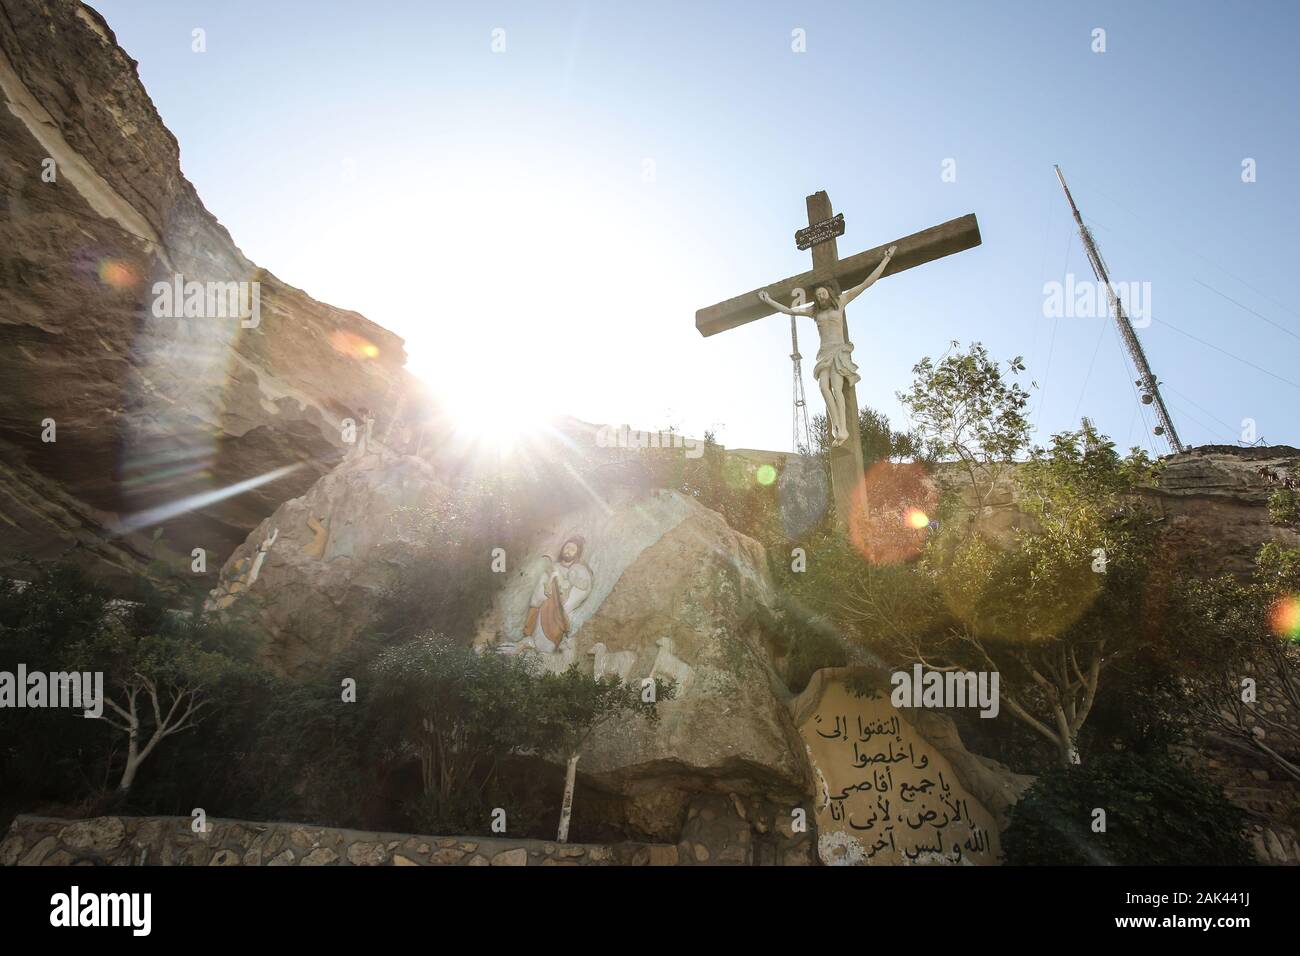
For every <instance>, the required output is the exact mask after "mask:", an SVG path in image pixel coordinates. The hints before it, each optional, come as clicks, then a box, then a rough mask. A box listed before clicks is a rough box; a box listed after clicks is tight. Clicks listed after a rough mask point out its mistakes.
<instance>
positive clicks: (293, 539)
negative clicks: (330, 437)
mask: <svg viewBox="0 0 1300 956" xmlns="http://www.w3.org/2000/svg"><path fill="white" fill-rule="evenodd" d="M444 494H445V491H444V488H443V485H442V483H441V482H440V481H439V479H438V478H437V477H436V475H435V474H434V471H433V468H432V466H430V465H429V464H428V462H426V461H424V460H423V459H421V458H417V457H415V456H413V455H398V454H394V453H391V452H389V451H387V450H385V449H383V448H382V447H380V446H378V445H377V444H376V443H371V444H370V446H369V447H368V448H367V447H365V446H363V445H357V446H356V448H355V449H354V452H353V453H352V454H351V455H350V456H349V457H348V458H347V459H346V460H345V461H344V462H343V463H342V464H341V465H339V466H338V467H337V468H336V469H335V470H334V471H332V472H330V473H329V474H328V475H326V476H325V477H324V478H322V479H321V480H320V481H318V482H317V483H316V484H315V485H313V486H312V487H311V489H310V490H309V491H308V492H307V493H306V494H305V495H302V496H301V497H298V498H294V499H292V500H290V501H286V502H285V503H284V504H282V505H280V507H278V508H276V509H275V511H274V512H273V513H272V514H271V516H270V517H269V518H267V519H266V520H264V521H262V522H261V523H260V524H259V525H258V526H257V527H256V528H255V529H254V531H253V533H252V534H251V535H249V537H248V539H247V540H246V541H245V542H244V543H243V544H241V545H240V546H239V547H238V548H237V549H236V550H235V552H234V553H233V554H232V555H231V556H230V559H229V560H228V561H227V562H226V564H225V566H224V567H223V568H222V569H221V578H220V582H219V583H218V586H217V587H216V588H215V589H214V590H213V591H212V593H211V594H210V595H209V597H208V601H207V608H208V610H211V611H218V612H226V613H231V614H238V615H239V616H241V617H243V618H245V619H248V620H250V621H252V622H253V623H255V624H256V625H258V626H259V627H260V628H262V629H263V630H264V631H265V632H266V633H267V635H269V637H270V641H269V643H268V644H267V645H266V646H265V647H264V648H263V650H262V655H261V656H262V659H263V660H264V661H265V662H266V663H267V664H268V666H270V667H272V668H273V669H274V670H276V671H278V672H280V673H284V674H290V675H296V676H301V675H306V674H310V673H312V672H313V671H315V670H316V669H318V668H319V667H321V666H322V665H324V664H325V663H327V662H328V661H329V660H330V659H331V658H333V657H334V656H335V655H337V654H338V653H339V652H340V651H341V650H343V649H344V648H346V647H347V646H348V645H349V644H351V643H352V642H353V641H354V640H355V639H356V637H357V636H358V635H359V634H361V633H362V632H364V631H366V630H367V629H368V628H370V627H372V626H373V624H374V622H375V621H376V620H377V619H378V618H379V616H380V614H381V613H382V608H381V602H382V600H383V595H384V591H385V588H386V587H387V586H388V584H389V583H390V582H391V580H392V575H393V573H394V572H395V571H396V570H397V569H399V568H400V567H401V566H402V563H403V561H404V560H405V558H406V556H407V555H408V554H409V553H410V551H411V550H412V546H413V544H414V543H415V538H414V534H415V531H414V526H415V523H416V522H414V520H413V514H412V511H410V510H408V509H420V508H425V507H428V506H429V505H430V504H432V503H433V502H436V501H438V500H440V499H441V498H442V497H443V496H444Z"/></svg>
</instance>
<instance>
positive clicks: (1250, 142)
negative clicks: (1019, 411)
mask: <svg viewBox="0 0 1300 956" xmlns="http://www.w3.org/2000/svg"><path fill="white" fill-rule="evenodd" d="M92 5H93V6H95V7H96V9H98V10H99V11H100V12H101V13H102V14H103V15H104V17H105V18H106V19H107V21H108V22H109V24H110V26H111V27H112V28H113V29H114V31H115V32H116V33H117V36H118V39H119V41H120V42H121V43H122V45H123V46H124V47H125V49H126V50H127V52H128V53H129V54H130V55H131V56H133V57H134V58H136V59H137V60H139V62H140V74H141V77H142V79H143V81H144V84H145V86H146V87H147V89H148V91H149V93H150V95H151V96H152V97H153V100H154V102H155V103H156V104H157V106H158V109H159V111H160V113H161V114H162V117H163V119H164V121H165V122H166V123H167V125H168V126H169V127H170V128H171V130H172V131H173V132H174V133H175V134H176V136H177V138H178V140H179V141H180V144H181V160H182V165H183V168H184V171H185V174H186V175H187V176H188V177H189V178H190V179H191V180H192V181H193V182H194V184H195V186H196V187H197V188H198V191H199V193H200V195H201V196H202V198H203V200H204V201H205V203H206V204H207V206H208V208H209V209H211V210H212V212H213V213H214V214H215V215H216V216H217V217H218V218H219V219H220V220H221V221H222V222H223V223H224V224H225V225H226V226H227V227H228V228H229V229H230V231H231V234H232V235H233V236H234V238H235V241H236V242H237V243H238V244H239V245H240V247H241V248H242V249H243V250H244V252H245V253H246V254H247V255H248V256H249V257H250V258H252V259H253V260H255V261H256V262H258V263H259V264H260V265H263V266H265V267H267V268H269V269H270V270H271V271H273V272H274V273H276V274H277V275H278V276H280V277H281V278H282V279H284V280H285V281H287V282H289V283H291V284H293V285H296V286H299V287H301V288H304V289H305V290H307V291H308V292H309V293H311V294H312V295H314V296H317V297H318V298H321V299H323V300H325V301H328V302H331V303H333V304H336V305H339V306H343V307H347V308H353V309H356V310H358V311H360V312H362V313H363V314H365V315H367V316H369V317H370V318H372V319H373V320H375V321H376V322H379V323H380V324H382V325H384V326H386V327H388V328H391V329H393V330H394V331H396V332H398V333H399V334H401V335H403V336H405V337H406V338H407V340H408V351H409V353H410V364H411V367H412V369H413V370H414V371H416V372H418V373H419V374H421V375H422V376H424V377H425V378H427V379H429V380H430V381H431V382H432V383H433V384H434V386H435V387H436V388H438V389H440V390H442V391H444V392H446V393H447V394H448V395H450V396H453V397H455V398H456V399H457V400H459V401H462V402H465V401H468V402H471V403H483V404H484V407H491V408H500V409H501V410H502V411H501V414H509V409H510V408H512V407H518V406H519V405H527V406H529V407H534V406H537V407H542V406H545V407H548V408H553V409H555V410H558V411H563V412H566V413H570V414H573V415H577V416H579V417H581V418H584V419H587V420H589V421H596V422H613V423H621V422H630V423H631V424H632V425H633V426H634V427H644V428H653V427H661V426H664V425H667V424H676V425H679V426H681V427H684V428H685V429H686V430H687V432H688V433H692V434H699V433H701V432H702V431H703V429H705V428H707V427H714V428H717V429H718V432H719V439H720V440H721V441H723V442H724V443H725V444H728V445H731V446H751V447H766V448H787V447H789V444H790V431H791V427H790V419H791V408H790V402H791V397H790V393H791V374H790V361H789V357H788V355H789V329H788V323H787V321H786V320H785V319H784V318H781V317H774V318H771V319H767V320H764V321H761V322H757V323H753V324H751V325H749V326H746V327H744V328H741V329H737V330H733V331H730V332H727V333H724V334H722V335H718V336H714V337H711V338H709V339H704V338H701V337H700V336H699V335H698V334H697V333H696V332H695V330H694V326H693V321H694V312H695V310H696V309H697V308H699V307H701V306H704V305H708V304H711V303H713V302H715V301H718V300H720V299H724V298H728V297H730V296H732V295H736V294H738V293H740V292H744V291H747V290H749V289H751V288H754V287H755V286H758V285H761V284H764V283H766V282H770V281H775V280H776V279H778V278H781V277H784V276H786V275H790V274H792V273H795V272H798V271H801V270H803V269H804V268H806V267H807V265H808V262H809V259H808V255H807V253H801V252H798V251H796V249H795V248H794V241H793V236H792V234H793V231H794V230H795V229H796V228H797V227H799V226H802V225H804V223H805V210H804V197H805V195H806V194H808V193H810V192H813V191H814V190H816V189H826V190H828V191H829V193H830V195H831V199H832V201H833V202H834V204H835V207H836V209H837V211H841V212H843V213H844V214H845V217H846V220H847V224H848V228H847V232H846V235H845V236H844V237H843V238H842V239H841V240H840V253H841V255H848V254H851V253H853V252H856V251H859V250H861V249H865V248H868V247H870V246H874V245H877V244H879V243H881V242H885V241H887V240H890V239H894V238H897V237H898V236H901V235H905V234H908V233H911V232H915V231H918V230H920V229H923V228H926V227H928V226H931V225H934V224H937V223H939V222H942V221H944V220H947V219H950V218H953V217H956V216H959V215H962V214H964V213H967V212H974V213H976V214H977V215H978V217H979V221H980V226H981V230H982V233H983V239H984V244H983V246H981V247H980V248H978V249H975V250H972V251H969V252H965V253H962V254H960V255H957V256H954V257H951V258H949V259H945V260H942V261H940V262H936V263H931V264H929V265H927V266H924V267H921V268H918V269H915V270H911V271H909V272H906V273H903V274H901V275H899V276H895V277H891V278H889V279H886V280H883V281H882V282H881V283H880V284H878V285H877V286H876V287H875V288H874V289H872V290H871V291H870V292H869V293H868V294H867V295H866V296H864V297H863V298H862V299H860V300H858V302H857V303H855V304H854V306H853V307H852V308H851V309H850V310H849V319H850V328H851V332H852V336H853V339H854V342H855V344H856V346H857V351H856V353H855V358H856V360H857V362H858V364H859V365H860V366H861V369H862V374H863V381H862V383H861V384H860V385H859V389H858V396H859V399H860V401H861V402H863V403H864V404H869V405H872V406H875V407H877V408H880V409H882V410H884V411H886V412H887V413H889V414H890V415H891V417H892V418H893V419H894V420H895V422H896V423H901V419H902V414H901V412H900V410H899V407H898V404H897V402H896V400H895V398H894V393H895V392H896V391H897V390H899V389H902V388H905V387H906V386H907V384H908V383H909V381H910V378H911V374H910V369H911V366H912V364H913V363H914V362H915V361H916V360H917V359H919V358H920V357H921V356H923V355H927V354H929V355H937V354H939V353H941V352H942V351H943V350H944V349H945V348H946V346H947V343H948V341H949V340H950V339H960V340H962V341H963V342H967V341H970V340H974V339H978V340H980V341H983V342H984V343H985V344H986V345H987V346H988V347H989V348H990V350H991V351H992V352H993V353H994V354H995V355H997V356H999V357H1010V356H1012V355H1015V354H1021V355H1023V356H1024V357H1025V359H1026V361H1027V363H1028V365H1029V370H1028V374H1027V376H1026V384H1027V383H1028V380H1029V379H1033V380H1035V381H1037V382H1038V384H1039V388H1038V389H1037V390H1036V391H1035V392H1034V398H1033V401H1032V407H1033V410H1034V415H1033V419H1034V423H1035V425H1036V426H1037V437H1038V439H1039V440H1040V441H1045V440H1046V438H1047V436H1048V435H1050V433H1051V432H1053V431H1056V430H1059V429H1061V428H1065V427H1073V426H1074V425H1075V424H1076V423H1077V421H1078V417H1079V416H1080V415H1089V416H1091V417H1092V418H1093V419H1094V421H1095V422H1096V423H1097V424H1098V425H1099V426H1100V427H1101V428H1102V430H1103V431H1105V432H1107V433H1108V434H1110V435H1111V436H1112V437H1114V438H1115V439H1116V440H1117V441H1118V442H1119V443H1120V444H1121V445H1129V444H1142V445H1147V444H1149V443H1150V441H1151V439H1149V437H1148V436H1147V435H1146V434H1145V430H1144V427H1143V421H1142V419H1141V418H1140V417H1139V416H1138V415H1137V413H1136V408H1137V402H1136V399H1135V397H1134V393H1133V389H1132V386H1131V380H1132V377H1133V376H1132V375H1130V374H1129V373H1128V371H1127V368H1126V366H1125V365H1124V364H1123V362H1122V357H1121V352H1120V348H1119V344H1118V340H1117V338H1116V336H1115V334H1114V332H1113V331H1112V330H1111V328H1110V327H1109V320H1103V319H1097V318H1062V319H1050V318H1045V317H1044V316H1043V284H1044V283H1045V282H1047V281H1050V280H1054V279H1055V280H1061V279H1063V277H1064V275H1065V273H1067V272H1072V273H1074V274H1075V275H1076V276H1078V277H1080V278H1090V273H1089V270H1088V265H1087V262H1086V260H1085V258H1084V256H1083V253H1082V250H1081V247H1080V244H1079V242H1078V239H1077V237H1076V236H1075V232H1074V227H1073V223H1072V220H1071V219H1070V216H1069V212H1068V209H1067V207H1066V205H1065V202H1064V199H1063V197H1062V195H1061V192H1060V189H1059V187H1058V185H1057V183H1056V180H1055V177H1054V176H1053V173H1052V164H1053V163H1060V164H1061V166H1062V167H1063V169H1064V171H1065V174H1066V176H1067V178H1068V180H1069V183H1070V186H1071V189H1072V190H1073V192H1074V194H1075V198H1076V199H1077V201H1078V202H1079V204H1080V206H1081V208H1082V210H1083V213H1084V215H1085V217H1086V218H1087V219H1088V220H1089V222H1090V224H1091V225H1092V227H1093V229H1094V231H1095V234H1096V237H1097V239H1098V241H1099V243H1100V245H1101V249H1102V252H1103V254H1104V256H1105V258H1106V260H1107V263H1108V264H1109V266H1110V269H1111V273H1112V278H1114V279H1116V280H1126V281H1134V282H1150V283H1151V306H1152V316H1153V319H1154V321H1153V323H1152V325H1151V326H1150V328H1147V329H1144V330H1141V331H1140V332H1139V334H1140V335H1141V336H1142V340H1143V342H1144V344H1145V346H1146V349H1147V353H1148V355H1149V357H1150V360H1151V363H1152V365H1153V367H1154V369H1155V371H1156V373H1157V375H1159V377H1160V378H1161V380H1162V381H1163V382H1164V383H1165V384H1166V388H1167V391H1166V398H1167V400H1168V402H1169V404H1170V406H1171V408H1172V411H1173V415H1174V417H1175V421H1176V423H1177V424H1178V426H1179V428H1180V431H1181V432H1182V436H1183V438H1184V440H1185V441H1186V442H1188V443H1189V444H1203V443H1207V442H1225V443H1226V442H1231V441H1234V440H1236V439H1237V438H1239V437H1240V429H1241V421H1242V419H1245V418H1253V419H1254V420H1255V421H1256V422H1257V429H1258V434H1260V435H1262V436H1264V437H1265V438H1267V439H1268V440H1269V441H1270V442H1272V443H1275V444H1277V443H1283V442H1289V443H1291V444H1300V426H1298V425H1297V421H1296V415H1295V410H1296V408H1297V407H1298V406H1300V385H1297V384H1287V383H1285V382H1283V381H1281V380H1279V379H1278V378H1275V377H1270V375H1269V374H1267V373H1273V375H1276V376H1280V377H1281V378H1282V379H1287V380H1289V381H1290V382H1291V383H1300V338H1297V336H1298V335H1300V304H1297V302H1296V299H1295V297H1294V295H1293V294H1292V289H1291V287H1290V282H1291V281H1292V279H1293V277H1294V276H1295V274H1296V271H1297V264H1296V261H1295V260H1296V257H1297V252H1300V242H1297V240H1296V236H1295V231H1294V230H1295V215H1296V212H1297V209H1300V175H1298V173H1300V168H1298V165H1297V164H1298V162H1300V123H1297V93H1300V69H1298V68H1297V62H1298V60H1297V53H1296V37H1297V35H1300V4H1296V3H1291V2H1244V3H1231V4H1229V3H1220V2H1214V3H1208V2H1142V3H1130V2H1115V3H1098V2H1071V3H1048V2H1042V3H1038V2H1032V3H1031V2H993V0H989V2H978V3H976V2H950V3H901V2H899V3H893V2H891V3H878V2H869V3H867V2H854V3H848V2H845V3H815V4H810V3H755V2H748V3H739V2H737V3H698V2H697V3H671V2H658V3H617V4H615V3H595V2H589V3H538V2H521V3H476V4H450V3H448V4H435V3H428V2H415V0H409V2H396V0H393V2H368V3H361V2H327V0H313V2H306V0H302V2H290V0H282V2H276V3H267V2H254V0H222V2H219V3H218V2H215V0H209V2H190V0H169V2H165V3H164V2H144V0H96V2H94V3H93V4H92ZM196 27H201V28H203V29H204V30H205V31H206V40H207V51H206V52H205V53H201V54H198V53H194V52H192V50H191V31H192V30H193V29H194V28H196ZM1097 27H1101V28H1103V29H1105V31H1106V47H1107V49H1106V52H1105V53H1094V52H1093V51H1092V49H1091V47H1092V43H1093V40H1092V31H1093V29H1094V28H1097ZM496 28H502V29H504V31H505V34H504V38H505V50H504V52H499V53H494V52H493V50H492V49H491V44H492V39H493V37H492V31H493V30H494V29H496ZM795 29H802V30H804V31H805V32H806V37H807V41H806V43H807V52H804V53H795V52H793V51H792V49H791V44H792V38H791V31H792V30H795ZM949 158H951V159H953V160H955V161H956V173H957V177H956V182H944V181H943V180H942V178H941V171H942V164H943V162H944V160H945V159H949ZM1245 158H1252V159H1254V160H1255V161H1256V164H1257V181H1256V182H1254V183H1249V184H1247V183H1243V182H1242V178H1241V172H1242V161H1243V159H1245ZM647 161H649V162H647ZM648 171H649V174H648ZM1225 297H1226V298H1225ZM1230 299H1231V300H1235V303H1234V302H1233V301H1229V300H1230ZM1251 310H1253V312H1257V313H1260V315H1262V316H1263V317H1264V318H1260V317H1259V316H1257V315H1254V314H1252V311H1251ZM1265 319H1267V321H1265ZM1270 322H1271V323H1275V324H1269V323H1270ZM1277 326H1282V327H1284V329H1286V330H1289V332H1288V331H1284V330H1283V329H1280V328H1278V327H1277ZM267 334H274V331H273V330H272V329H268V330H267ZM1189 336H1195V337H1197V338H1199V339H1202V340H1204V341H1205V342H1208V343H1212V344H1213V345H1214V346H1217V347H1218V348H1220V349H1223V350H1226V351H1227V352H1230V353H1232V354H1233V355H1235V356H1237V357H1238V358H1239V359H1241V360H1244V362H1243V361H1239V360H1238V359H1234V358H1230V357H1228V356H1227V355H1224V354H1223V353H1222V352H1217V351H1215V350H1214V349H1212V348H1210V347H1209V346H1207V345H1204V344H1201V343H1199V342H1197V341H1195V340H1194V339H1192V338H1191V337H1189ZM800 340H801V346H802V350H803V352H804V354H805V356H806V357H807V358H808V361H807V363H806V370H808V371H810V368H811V365H812V362H811V357H812V355H814V354H815V352H816V347H815V344H816V343H815V332H814V330H813V328H812V324H811V322H808V323H807V324H806V325H803V326H802V327H801V328H800ZM1094 355H1095V362H1094V361H1093V356H1094ZM1247 362H1248V363H1252V364H1253V365H1254V366H1258V368H1255V367H1251V365H1248V364H1245V363H1247ZM1260 369H1264V370H1267V371H1261V370H1260ZM807 388H808V392H809V398H810V401H811V403H812V407H813V408H815V409H816V408H820V405H821V400H820V397H819V396H818V394H817V391H816V387H815V385H814V384H813V383H812V382H811V381H808V382H807ZM1155 447H1156V448H1157V449H1160V448H1161V447H1162V446H1160V445H1159V444H1156V445H1155Z"/></svg>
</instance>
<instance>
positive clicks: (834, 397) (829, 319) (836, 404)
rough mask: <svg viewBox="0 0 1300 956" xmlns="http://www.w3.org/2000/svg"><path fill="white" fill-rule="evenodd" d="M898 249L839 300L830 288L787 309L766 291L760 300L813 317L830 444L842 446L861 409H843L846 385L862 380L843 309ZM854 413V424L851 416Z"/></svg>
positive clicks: (815, 375)
mask: <svg viewBox="0 0 1300 956" xmlns="http://www.w3.org/2000/svg"><path fill="white" fill-rule="evenodd" d="M897 248H898V247H897V246H890V247H889V250H888V251H887V252H886V253H885V257H884V258H883V259H881V260H880V265H878V266H876V268H875V269H874V270H873V271H872V273H871V275H869V276H867V277H866V278H865V279H863V280H862V281H861V282H860V283H858V284H857V285H855V286H854V287H853V288H851V289H848V290H846V291H845V292H844V293H843V294H842V295H840V296H838V297H836V295H835V292H834V291H833V290H832V289H831V288H830V287H828V286H824V285H819V286H818V287H817V288H816V290H815V291H814V292H813V300H814V301H812V302H808V303H805V304H803V305H799V306H795V307H794V308H788V307H787V306H784V305H782V304H781V303H779V302H777V301H776V300H775V299H773V298H772V297H771V296H770V295H768V294H767V293H766V292H760V293H758V297H759V298H760V299H762V300H763V302H764V303H766V304H767V305H768V306H770V307H771V308H773V309H776V311H778V312H784V313H785V314H786V315H810V316H812V318H813V321H815V322H816V323H817V334H818V336H820V338H821V347H820V348H819V349H818V350H817V364H816V365H814V366H813V378H815V379H817V387H818V388H820V389H821V392H822V398H824V399H825V400H826V418H827V420H828V421H829V422H830V426H831V444H832V445H835V446H839V445H842V444H844V442H845V440H847V439H848V437H849V427H850V425H852V426H853V427H856V426H857V417H858V410H857V409H856V408H854V409H847V408H845V407H844V404H845V403H844V385H845V383H846V382H847V383H848V384H849V385H856V384H857V383H858V381H859V380H860V379H861V376H860V375H858V367H857V366H856V365H854V364H853V343H852V342H849V341H847V340H846V339H845V338H844V307H845V306H847V305H848V304H849V303H850V302H852V301H853V300H854V299H856V298H857V297H858V296H860V295H861V294H862V293H863V292H865V291H866V290H867V289H869V288H870V287H871V285H872V283H874V282H875V281H876V280H877V279H879V278H880V276H881V274H882V273H883V272H884V271H885V267H886V266H887V265H889V260H890V259H892V258H893V257H894V251H895V250H896V249H897ZM850 412H851V413H852V416H853V419H852V422H850V420H849V414H850Z"/></svg>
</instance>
